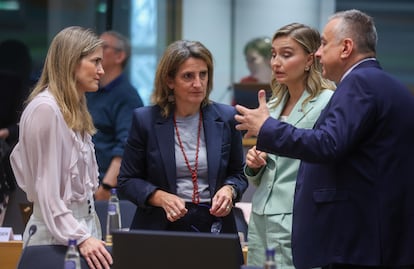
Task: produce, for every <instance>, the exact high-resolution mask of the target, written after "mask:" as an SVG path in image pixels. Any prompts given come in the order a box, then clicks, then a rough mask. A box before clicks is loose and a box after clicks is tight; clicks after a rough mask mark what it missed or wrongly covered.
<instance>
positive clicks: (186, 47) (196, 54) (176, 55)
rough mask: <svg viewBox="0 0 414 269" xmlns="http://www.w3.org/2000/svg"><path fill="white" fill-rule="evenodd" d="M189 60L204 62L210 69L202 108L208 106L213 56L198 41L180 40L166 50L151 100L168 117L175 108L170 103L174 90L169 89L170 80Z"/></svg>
mask: <svg viewBox="0 0 414 269" xmlns="http://www.w3.org/2000/svg"><path fill="white" fill-rule="evenodd" d="M189 58H196V59H201V60H203V61H204V62H205V63H206V65H207V69H208V83H207V93H206V97H205V98H204V100H203V101H202V103H201V106H205V105H207V104H208V103H209V102H210V100H209V95H210V93H211V91H212V89H213V73H214V72H213V71H214V70H213V56H212V54H211V52H210V51H209V50H208V49H207V48H206V47H205V46H204V45H203V44H201V43H200V42H198V41H187V40H178V41H175V42H173V43H171V44H170V45H169V46H168V47H167V49H166V50H165V52H164V54H163V56H162V57H161V60H160V62H159V64H158V67H157V72H156V74H155V82H154V92H153V94H152V97H151V100H152V102H153V103H154V104H157V105H159V106H160V107H161V110H162V115H163V116H164V117H167V116H168V115H169V114H170V113H171V111H172V109H173V108H174V106H175V103H174V102H169V101H168V96H169V95H170V94H172V90H171V89H170V88H169V87H168V84H167V82H168V80H169V79H174V78H175V76H176V74H177V72H178V69H179V68H180V66H181V65H182V64H183V63H184V62H185V61H186V60H187V59H189Z"/></svg>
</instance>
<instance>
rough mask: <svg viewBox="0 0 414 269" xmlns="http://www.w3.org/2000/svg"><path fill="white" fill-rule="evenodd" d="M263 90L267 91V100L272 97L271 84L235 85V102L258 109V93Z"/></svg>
mask: <svg viewBox="0 0 414 269" xmlns="http://www.w3.org/2000/svg"><path fill="white" fill-rule="evenodd" d="M261 89H264V90H266V99H267V100H269V98H270V96H271V95H272V90H271V88H270V84H265V83H234V84H233V90H234V102H235V103H236V104H239V105H242V106H245V107H247V108H257V107H258V106H259V102H258V100H257V92H258V91H259V90H261Z"/></svg>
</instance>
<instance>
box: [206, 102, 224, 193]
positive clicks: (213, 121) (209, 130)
mask: <svg viewBox="0 0 414 269" xmlns="http://www.w3.org/2000/svg"><path fill="white" fill-rule="evenodd" d="M203 127H204V136H205V139H206V147H207V149H206V150H207V163H208V182H209V184H210V193H211V195H213V194H214V193H215V190H216V184H217V180H216V179H217V177H218V174H217V173H218V171H220V170H221V168H220V160H221V145H222V137H223V122H222V121H221V120H220V116H219V115H218V114H217V112H216V111H215V110H213V109H212V106H211V105H209V106H207V107H206V108H204V109H203Z"/></svg>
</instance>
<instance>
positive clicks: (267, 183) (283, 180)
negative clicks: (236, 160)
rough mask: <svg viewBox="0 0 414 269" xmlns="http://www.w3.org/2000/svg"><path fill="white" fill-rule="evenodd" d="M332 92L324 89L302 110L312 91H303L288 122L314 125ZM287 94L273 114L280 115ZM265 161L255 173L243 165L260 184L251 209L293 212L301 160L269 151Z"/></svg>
mask: <svg viewBox="0 0 414 269" xmlns="http://www.w3.org/2000/svg"><path fill="white" fill-rule="evenodd" d="M332 94H333V91H331V90H324V91H322V92H321V94H320V95H319V96H317V97H315V98H313V99H312V100H310V101H309V102H308V103H307V104H306V106H305V108H304V109H303V110H302V103H303V100H305V99H306V98H307V97H308V96H309V93H308V92H307V91H304V92H303V94H302V96H301V98H300V99H299V101H298V102H297V103H296V105H295V107H294V108H293V110H292V112H291V113H290V115H289V117H288V118H287V120H286V122H287V123H290V124H292V125H294V126H295V127H298V128H307V129H311V128H312V127H313V125H314V124H315V122H316V120H317V119H318V117H319V115H320V113H321V110H322V109H323V108H324V107H325V106H326V104H327V103H328V101H329V99H330V98H331V96H332ZM286 97H287V96H286V95H285V96H284V97H283V101H282V102H281V103H280V104H279V105H278V106H277V107H276V108H274V109H272V110H271V111H270V116H271V117H273V118H276V119H279V118H280V114H281V112H282V109H283V107H284V104H285V103H286ZM266 161H267V164H266V165H265V166H264V167H262V168H261V169H260V170H259V172H258V173H257V174H254V173H253V171H252V170H251V169H249V168H248V167H247V166H245V169H244V172H245V174H246V176H247V179H248V180H249V181H250V182H251V183H252V184H253V185H255V186H256V187H257V188H256V190H255V192H254V194H253V197H252V211H253V212H254V213H256V214H259V215H264V214H265V215H273V214H283V213H292V207H293V195H294V191H295V183H296V176H297V172H298V168H299V164H300V160H298V159H291V158H287V157H280V156H277V155H274V154H268V157H267V160H266Z"/></svg>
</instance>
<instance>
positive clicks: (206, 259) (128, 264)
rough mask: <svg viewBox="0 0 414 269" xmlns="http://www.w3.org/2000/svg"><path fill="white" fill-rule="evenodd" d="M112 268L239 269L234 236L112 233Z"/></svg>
mask: <svg viewBox="0 0 414 269" xmlns="http://www.w3.org/2000/svg"><path fill="white" fill-rule="evenodd" d="M112 240H113V241H112V242H113V246H112V256H113V258H114V264H113V267H112V268H114V269H130V268H133V269H167V268H171V269H194V268H198V269H221V268H222V269H240V265H241V262H240V261H241V260H240V258H241V257H240V255H241V247H240V241H239V238H238V236H237V235H236V234H210V233H190V232H170V231H150V230H132V231H116V232H114V233H113V238H112Z"/></svg>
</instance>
